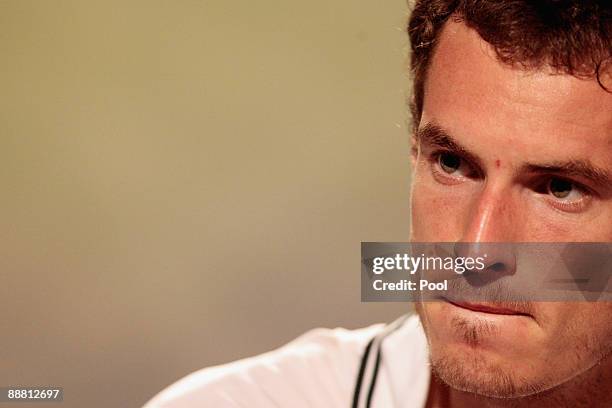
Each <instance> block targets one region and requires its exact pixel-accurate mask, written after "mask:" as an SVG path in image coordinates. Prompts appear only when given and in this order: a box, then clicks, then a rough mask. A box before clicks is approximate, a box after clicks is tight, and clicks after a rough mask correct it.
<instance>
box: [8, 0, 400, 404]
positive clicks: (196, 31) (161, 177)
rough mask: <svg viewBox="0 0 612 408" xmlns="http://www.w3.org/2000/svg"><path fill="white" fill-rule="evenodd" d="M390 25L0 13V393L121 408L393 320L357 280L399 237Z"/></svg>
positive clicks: (330, 18) (303, 9)
mask: <svg viewBox="0 0 612 408" xmlns="http://www.w3.org/2000/svg"><path fill="white" fill-rule="evenodd" d="M406 9H407V7H406V5H405V2H404V0H398V1H387V2H380V1H374V0H367V1H366V0H358V1H355V0H352V1H349V0H332V1H329V0H325V1H324V0H311V1H280V0H277V1H273V0H262V1H257V2H254V1H244V0H238V1H227V0H208V1H207V0H199V1H195V0H189V1H188V0H176V1H170V0H168V1H159V0H158V1H144V0H143V1H97V0H96V1H85V0H79V1H77V0H75V1H64V0H54V1H43V0H37V1H31V0H0V56H1V57H0V58H1V60H0V186H1V196H0V226H1V232H0V302H1V313H2V318H1V319H0V331H1V333H2V340H1V343H2V344H1V347H0V386H1V385H5V386H6V385H16V384H20V385H46V384H50V385H59V386H63V387H64V388H65V402H64V404H63V405H62V406H65V407H88V408H97V407H100V408H102V407H104V408H108V407H138V406H140V405H142V404H143V403H144V402H145V401H146V400H148V399H149V398H150V397H151V396H152V395H153V394H155V393H156V392H157V391H159V390H160V389H161V388H162V387H164V386H165V385H167V384H169V383H171V382H173V381H174V380H176V379H178V378H180V377H181V376H183V375H185V374H187V373H188V372H190V371H193V370H195V369H198V368H200V367H204V366H207V365H211V364H218V363H222V362H225V361H228V360H232V359H236V358H240V357H244V356H248V355H252V354H255V353H259V352H262V351H265V350H268V349H271V348H273V347H277V346H279V345H281V344H283V343H285V342H287V341H288V340H290V339H292V338H294V337H296V336H297V335H299V334H300V333H302V332H304V331H305V330H307V329H309V328H312V327H315V326H327V327H335V326H345V327H350V328H355V327H359V326H363V325H367V324H370V323H373V322H378V321H388V320H392V319H393V318H395V317H396V316H397V315H399V314H400V313H402V312H403V311H405V310H407V308H408V306H407V305H405V304H361V303H360V301H359V279H358V276H359V271H360V268H359V243H360V241H362V240H369V241H377V240H378V241H405V240H407V237H408V190H409V189H408V183H409V167H408V165H409V163H408V155H409V148H408V141H409V138H408V126H407V120H408V115H407V113H406V111H407V110H406V108H405V98H406V94H407V88H408V81H407V79H406V77H405V55H406V46H407V39H406V35H405V34H404V32H403V25H404V23H405V21H406V13H407V10H406ZM6 406H7V407H8V406H9V405H6ZM19 406H20V407H24V406H25V405H19Z"/></svg>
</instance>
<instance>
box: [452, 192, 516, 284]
mask: <svg viewBox="0 0 612 408" xmlns="http://www.w3.org/2000/svg"><path fill="white" fill-rule="evenodd" d="M513 203H516V200H515V199H513V197H512V194H511V193H510V192H508V191H506V190H505V189H504V188H503V187H502V186H492V185H489V186H487V187H486V188H485V189H484V190H483V191H482V192H481V193H480V194H479V195H478V196H477V197H476V198H475V200H474V202H473V204H472V206H471V208H470V211H469V215H468V217H467V219H466V221H465V224H464V230H463V234H462V236H461V239H460V240H459V241H458V242H456V243H455V245H454V252H455V256H457V257H472V258H477V257H480V258H482V259H483V265H484V267H483V268H482V269H470V270H467V271H466V272H465V273H464V274H463V277H464V278H465V279H466V280H468V282H470V283H471V284H472V285H474V286H481V285H486V284H488V283H491V282H493V281H495V280H497V279H500V278H502V277H504V276H508V275H514V274H515V273H516V253H515V245H514V244H512V242H514V240H515V238H516V237H518V236H519V235H520V234H519V232H518V229H519V228H520V223H518V222H516V221H517V220H515V219H514V218H515V214H517V213H518V212H520V211H519V209H518V208H517V206H518V205H519V204H516V205H515V204H513Z"/></svg>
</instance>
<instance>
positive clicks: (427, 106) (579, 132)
mask: <svg viewBox="0 0 612 408" xmlns="http://www.w3.org/2000/svg"><path fill="white" fill-rule="evenodd" d="M424 91H425V94H424V95H425V99H424V105H423V120H422V123H427V122H428V121H432V120H433V121H436V122H437V123H438V124H440V125H441V126H442V127H444V128H446V129H447V130H448V131H449V132H451V133H452V134H453V136H454V137H456V138H458V139H460V140H461V141H462V143H464V144H465V145H467V146H471V147H473V148H475V150H476V151H478V149H476V148H477V147H482V148H485V147H486V148H487V149H488V150H487V152H491V153H495V154H502V153H503V154H505V155H506V156H514V157H508V158H514V159H516V160H519V159H520V160H521V161H526V160H531V159H532V160H539V159H542V158H545V159H550V158H553V159H559V160H562V159H564V157H563V154H567V153H568V152H571V154H572V155H573V156H576V155H580V156H585V157H587V158H589V159H592V160H594V161H596V162H599V163H598V164H599V165H601V166H604V167H607V168H610V167H611V166H612V94H610V93H608V92H606V91H605V90H603V89H602V88H601V87H600V86H599V85H598V83H597V81H595V80H581V79H578V78H575V77H573V76H570V75H563V74H554V73H552V72H549V71H546V70H540V71H527V70H522V69H518V68H513V67H510V66H508V65H506V64H503V63H501V62H499V61H498V60H497V59H496V56H495V51H494V50H493V49H492V47H491V46H490V45H489V44H488V43H486V42H485V41H484V40H482V39H481V38H480V36H479V35H478V34H477V33H476V32H475V31H474V30H472V29H470V28H468V27H467V26H465V25H464V24H463V23H458V22H449V23H447V24H446V26H445V27H444V29H443V31H442V33H441V34H440V38H439V42H438V45H437V48H436V50H435V52H434V56H433V59H432V62H431V65H430V67H429V72H428V77H427V81H426V83H425V90H424ZM594 151H596V152H597V153H596V154H593V152H594ZM542 156H550V157H542ZM594 156H595V157H594Z"/></svg>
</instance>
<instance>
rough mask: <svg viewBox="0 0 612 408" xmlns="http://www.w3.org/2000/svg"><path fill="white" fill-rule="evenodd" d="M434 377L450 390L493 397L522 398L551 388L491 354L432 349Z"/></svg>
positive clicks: (444, 348) (443, 347) (441, 348)
mask: <svg viewBox="0 0 612 408" xmlns="http://www.w3.org/2000/svg"><path fill="white" fill-rule="evenodd" d="M431 364H432V369H433V374H434V375H435V376H436V377H437V378H439V379H440V380H442V381H443V382H444V383H446V384H447V385H448V386H450V387H451V388H454V389H456V390H459V391H464V392H469V393H473V394H477V395H481V396H485V397H490V398H521V397H526V396H530V395H534V394H537V393H540V392H542V391H545V390H547V389H549V388H552V385H551V384H545V383H543V382H540V381H538V380H536V379H533V378H528V377H526V376H524V375H522V374H521V373H520V370H517V367H516V365H514V366H513V364H512V362H504V361H499V360H498V359H496V358H494V357H492V356H490V355H489V354H488V353H478V351H476V350H474V351H472V352H471V353H470V352H466V351H465V350H457V349H454V350H448V349H447V347H445V346H442V347H439V348H437V347H432V354H431Z"/></svg>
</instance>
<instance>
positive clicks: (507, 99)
mask: <svg viewBox="0 0 612 408" xmlns="http://www.w3.org/2000/svg"><path fill="white" fill-rule="evenodd" d="M424 96H425V98H424V106H423V114H422V119H421V121H420V124H419V127H418V131H417V132H416V135H415V151H414V156H413V165H414V179H413V190H412V197H413V199H412V214H411V216H412V234H411V235H412V237H411V238H412V240H413V241H417V242H461V241H465V242H502V241H503V242H560V241H561V242H577V241H581V242H593V241H598V242H602V241H603V242H612V181H611V177H612V94H610V93H608V92H606V91H605V90H604V89H602V88H601V87H600V86H599V84H598V83H597V81H596V80H595V79H578V78H575V77H573V76H571V75H566V74H556V73H553V72H552V71H551V70H550V69H549V68H547V67H546V66H543V67H541V68H538V69H524V68H521V67H511V66H508V65H505V64H504V63H502V62H500V61H498V60H497V59H496V56H495V52H494V50H493V49H492V47H491V46H490V45H488V44H487V43H486V42H485V41H484V40H482V39H481V38H480V37H479V35H478V34H477V33H476V32H475V31H473V30H471V29H469V28H468V27H466V26H465V25H464V24H463V23H460V22H454V21H451V20H449V23H447V24H446V26H445V27H444V29H443V32H442V33H441V34H440V38H439V43H438V45H437V48H436V50H435V51H434V57H433V60H432V62H431V66H430V67H429V71H428V77H427V80H426V83H425V91H424ZM432 135H434V136H435V137H432ZM449 140H450V141H451V142H453V143H449ZM457 147H460V149H459V150H458V149H457ZM494 258H495V259H489V262H490V263H491V264H492V263H495V262H499V263H502V264H504V265H505V269H504V271H505V272H504V273H517V274H520V273H536V272H534V271H531V272H530V271H521V270H516V266H515V264H514V263H513V259H512V255H511V254H496V257H494ZM485 273H486V272H485ZM490 273H495V272H494V271H490ZM530 306H531V308H532V309H533V313H532V315H531V316H525V315H500V314H490V313H483V312H477V311H473V310H469V309H465V308H462V307H458V306H455V305H451V304H449V303H446V302H427V303H421V304H419V305H417V311H418V313H419V315H420V317H421V321H422V322H423V325H424V328H425V332H426V334H427V337H428V340H429V343H430V352H431V361H432V366H433V371H434V377H435V378H440V379H441V380H442V381H437V380H432V383H431V387H430V394H429V401H428V405H429V406H451V407H507V406H521V407H530V406H537V407H548V406H555V407H564V406H571V407H581V406H585V407H599V406H611V404H612V357H611V351H612V302H591V303H589V302H575V303H570V302H565V303H561V302H538V303H533V304H532V305H530ZM466 332H469V333H471V335H472V337H474V338H473V340H474V341H469V342H468V341H466V337H467V336H466Z"/></svg>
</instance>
